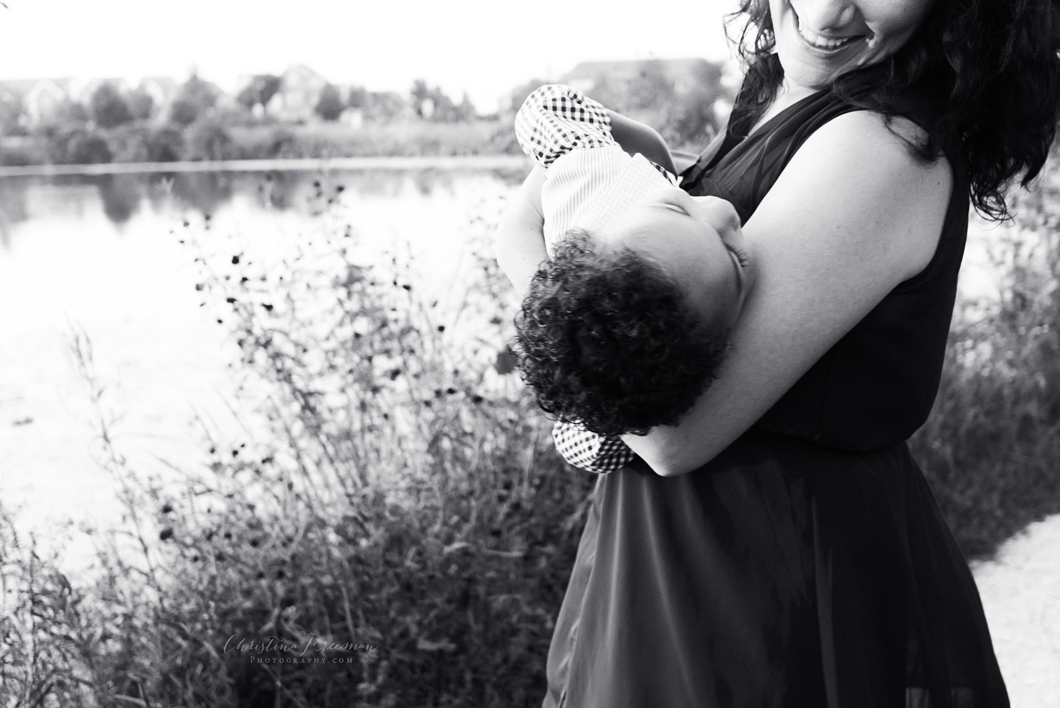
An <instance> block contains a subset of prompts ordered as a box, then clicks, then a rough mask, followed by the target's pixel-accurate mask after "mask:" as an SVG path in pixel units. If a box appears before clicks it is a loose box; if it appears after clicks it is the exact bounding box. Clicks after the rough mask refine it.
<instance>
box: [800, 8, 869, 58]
mask: <svg viewBox="0 0 1060 708" xmlns="http://www.w3.org/2000/svg"><path fill="white" fill-rule="evenodd" d="M792 14H793V15H794V16H795V23H796V27H797V29H798V31H799V36H800V37H802V39H803V41H805V42H806V44H807V45H808V46H809V48H810V49H812V50H816V51H819V52H825V53H836V52H838V51H839V50H840V49H843V48H845V47H847V46H849V45H850V44H852V43H853V42H855V41H857V40H860V39H867V38H866V37H865V36H863V35H852V36H847V37H826V36H825V35H823V34H820V33H819V32H815V31H814V30H812V29H810V28H809V27H806V26H804V25H803V23H802V21H801V20H800V18H799V13H797V12H794V11H793V12H792Z"/></svg>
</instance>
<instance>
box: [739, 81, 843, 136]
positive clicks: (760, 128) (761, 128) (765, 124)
mask: <svg viewBox="0 0 1060 708" xmlns="http://www.w3.org/2000/svg"><path fill="white" fill-rule="evenodd" d="M829 91H830V89H827V88H824V89H818V90H816V91H814V92H812V93H808V94H806V95H805V96H803V97H802V98H800V99H798V100H796V101H794V102H793V103H791V104H789V105H787V106H785V107H784V108H781V109H780V110H779V111H778V112H777V113H775V114H773V116H772V117H770V118H769V119H768V120H766V121H762V122H759V123H758V124H756V125H755V126H754V127H753V128H751V130H749V131H748V132H747V135H745V136H743V137H742V138H740V139H739V142H743V141H744V140H746V139H748V138H757V137H759V136H761V135H763V134H765V133H768V132H769V131H770V130H772V128H773V127H774V124H776V123H778V122H781V119H782V118H786V117H788V116H789V115H790V114H791V113H793V112H794V110H795V109H796V108H798V107H799V106H802V105H803V104H805V103H808V102H809V101H812V100H813V99H815V98H818V97H820V96H821V95H822V94H826V93H828V92H829ZM766 112H767V113H768V109H767V111H766Z"/></svg>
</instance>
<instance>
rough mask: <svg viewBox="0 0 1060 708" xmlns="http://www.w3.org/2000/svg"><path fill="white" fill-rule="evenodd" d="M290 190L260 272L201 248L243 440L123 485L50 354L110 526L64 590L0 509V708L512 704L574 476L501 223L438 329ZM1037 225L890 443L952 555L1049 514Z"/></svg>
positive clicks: (968, 315)
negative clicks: (506, 257)
mask: <svg viewBox="0 0 1060 708" xmlns="http://www.w3.org/2000/svg"><path fill="white" fill-rule="evenodd" d="M316 189H317V191H316V194H315V197H314V198H315V200H316V203H317V207H318V211H319V213H320V218H319V219H317V220H316V221H315V222H314V223H315V224H316V225H315V226H314V227H313V231H312V232H309V233H305V234H303V235H302V236H301V238H300V239H299V242H298V246H297V248H296V249H295V250H294V251H293V252H291V253H287V254H284V255H283V256H282V257H280V256H277V257H275V258H271V259H270V258H268V257H266V256H265V255H264V254H261V255H258V254H256V253H255V252H254V250H253V240H252V238H251V236H252V235H247V236H246V238H245V239H244V240H239V238H238V237H233V238H235V239H236V240H234V241H229V240H225V239H224V238H222V237H220V236H219V235H218V234H211V235H210V238H209V239H206V238H203V239H201V243H200V246H199V248H200V251H201V256H200V258H199V260H198V261H197V262H198V263H199V264H200V265H201V268H202V272H201V276H202V277H201V285H200V288H201V290H202V293H203V296H204V299H205V300H204V301H205V302H206V303H207V304H208V305H209V306H210V307H212V308H214V310H215V311H216V314H217V316H218V318H219V319H223V320H224V322H225V326H227V327H228V328H229V330H230V332H231V340H232V347H233V348H234V349H237V350H238V352H239V361H240V362H241V367H240V372H241V373H240V375H241V376H242V377H243V383H244V391H245V392H246V393H245V397H244V398H243V399H241V400H239V401H236V402H235V404H236V410H238V411H240V412H241V414H242V415H243V416H244V418H245V422H246V431H247V432H246V434H245V436H243V437H241V438H229V439H221V438H219V437H218V436H216V435H210V434H208V433H207V434H204V438H203V446H204V449H205V450H206V451H208V456H207V461H206V463H205V464H204V465H202V466H200V467H195V468H191V469H184V468H178V469H175V470H174V475H175V476H176V478H177V481H174V479H169V480H166V481H163V480H160V479H152V478H148V477H145V475H143V474H142V473H141V472H140V471H138V470H136V469H132V468H131V467H130V465H129V463H128V461H127V460H126V459H125V458H124V457H123V456H122V454H121V451H120V445H119V442H120V441H115V440H113V439H112V438H111V437H110V434H109V430H110V425H109V421H108V416H107V413H106V395H105V393H104V390H105V386H104V385H103V383H102V382H99V381H97V380H96V378H95V373H94V367H93V363H92V351H91V343H90V341H89V340H88V338H87V337H86V336H84V334H83V333H75V334H74V335H73V337H72V348H73V350H74V352H75V354H76V359H77V361H78V362H79V365H80V366H81V370H82V377H83V378H84V379H85V381H86V382H87V383H88V390H89V392H90V396H91V397H92V400H93V401H94V402H95V404H96V405H97V407H98V409H99V411H100V413H99V424H100V428H99V430H100V440H101V445H102V451H103V455H102V459H103V460H104V464H105V465H106V466H107V468H108V469H109V470H110V472H111V473H112V474H113V475H114V476H115V477H116V478H117V479H118V480H119V481H120V482H121V483H122V487H121V488H122V490H123V491H122V501H123V503H124V505H125V508H126V509H127V517H128V522H127V523H126V524H125V525H123V526H121V527H119V528H117V529H113V530H111V531H109V532H106V533H103V534H100V535H98V536H97V538H99V539H100V544H99V549H98V559H97V566H98V567H97V570H96V571H95V573H94V574H93V575H92V576H91V577H90V578H88V579H85V580H83V581H79V582H76V583H75V582H72V581H71V580H70V579H68V578H67V577H66V576H64V575H63V573H61V572H60V570H59V563H58V561H57V560H56V559H55V558H54V557H53V556H49V555H48V554H47V553H45V552H44V551H43V550H41V549H40V548H38V547H36V546H35V544H34V543H33V541H32V539H26V538H22V537H20V536H19V535H18V533H17V532H16V531H15V527H14V526H13V525H12V523H11V522H10V520H9V518H8V517H7V515H5V514H3V513H2V510H0V580H2V582H3V598H2V599H3V603H4V606H3V610H4V611H3V614H2V615H0V637H2V641H0V697H2V700H0V704H2V705H3V706H5V708H7V707H8V706H52V705H55V706H60V705H61V706H75V707H79V706H86V707H87V706H217V705H238V706H254V707H256V706H313V707H317V706H321V707H328V706H361V707H368V706H373V707H380V706H385V707H397V706H401V707H405V706H416V707H420V706H423V707H427V706H438V707H443V706H454V707H455V706H462V707H472V708H473V707H476V706H483V707H485V706H506V707H507V706H531V705H534V706H536V705H538V704H539V702H540V700H541V696H542V695H543V691H544V660H545V656H546V654H547V649H548V644H549V640H550V637H551V633H552V627H553V624H552V623H553V621H554V617H555V616H556V613H557V611H558V608H559V603H560V601H561V599H562V593H563V590H564V588H565V586H566V582H567V578H568V574H569V569H570V566H571V564H572V562H573V558H574V554H575V551H576V546H577V541H578V537H579V534H580V530H581V527H582V524H583V522H584V514H585V511H586V503H587V499H588V494H589V490H590V487H591V485H592V482H593V480H592V478H591V477H590V476H587V475H584V474H580V473H577V472H574V471H572V470H570V469H569V468H566V467H565V466H564V465H563V464H562V463H561V462H560V461H559V459H558V458H557V456H556V454H555V452H554V451H553V450H552V447H551V444H550V439H549V436H548V430H547V428H548V424H547V422H546V421H544V420H543V419H542V418H541V416H539V415H538V414H537V413H536V411H535V410H534V408H533V405H532V402H531V401H530V399H529V397H528V396H527V395H526V394H525V392H524V391H523V390H522V388H521V386H520V385H519V383H518V381H517V379H516V377H515V375H514V374H513V372H512V362H511V358H510V355H509V354H508V353H507V351H506V342H507V341H508V339H509V337H510V334H511V332H510V329H509V322H510V321H511V315H512V308H513V306H514V302H513V299H512V294H511V292H510V289H509V288H508V286H507V283H506V282H505V281H504V280H503V278H502V276H500V275H499V273H498V272H497V269H496V267H495V265H494V264H493V263H492V260H491V259H490V258H489V257H488V256H485V255H483V254H486V253H488V248H486V247H485V245H484V244H485V240H486V238H487V236H488V235H489V233H490V232H491V231H492V229H493V227H494V224H495V223H496V218H497V214H498V213H499V208H500V205H484V206H483V208H482V209H481V210H480V213H478V214H476V215H474V216H473V218H472V219H471V223H470V224H469V229H470V230H471V231H472V232H473V234H474V235H475V239H476V240H475V243H476V244H477V246H478V248H477V253H479V256H477V260H476V265H475V267H474V268H473V269H472V275H471V276H469V277H468V278H467V279H466V280H465V281H464V283H463V284H464V285H465V286H466V295H465V297H464V300H463V303H462V305H461V306H460V307H459V308H458V310H457V312H456V313H455V314H454V313H448V314H442V313H440V312H439V311H438V307H437V306H436V304H435V303H434V302H432V301H431V300H430V299H429V298H428V297H426V296H425V295H424V294H421V293H420V291H419V289H418V287H416V286H414V284H413V280H412V278H411V277H410V275H409V273H410V272H411V271H410V264H409V260H410V257H406V256H397V257H395V258H394V259H393V260H392V261H390V262H386V263H374V264H371V265H369V264H366V263H364V262H362V261H361V260H360V258H359V255H358V254H359V251H358V247H357V233H356V229H355V228H354V227H353V225H352V223H350V221H349V220H348V219H347V218H346V216H347V215H346V214H345V213H344V212H343V210H342V209H341V207H338V206H336V204H339V203H341V200H338V199H337V196H338V193H339V188H338V185H327V184H321V185H319V186H317V188H316ZM1058 206H1060V194H1058V193H1057V190H1056V181H1055V176H1050V177H1049V178H1048V179H1047V180H1045V181H1044V182H1043V187H1042V190H1041V191H1040V193H1039V194H1038V195H1037V196H1032V197H1028V198H1025V199H1021V201H1020V202H1019V204H1018V205H1017V207H1018V209H1019V213H1020V217H1019V219H1018V220H1017V222H1016V223H1015V224H1014V225H1013V227H1012V228H1011V229H1010V230H1009V231H1008V232H1007V234H1008V235H1007V236H1006V237H1004V238H1003V239H1001V240H1000V241H999V242H998V243H997V245H996V247H997V261H998V263H997V267H998V269H999V272H1000V273H1001V275H1002V277H1001V282H1002V284H1003V285H1002V288H1001V295H1000V297H999V298H997V299H996V300H990V301H981V302H964V303H962V306H961V308H960V309H959V312H958V315H957V318H956V320H955V324H954V328H953V332H952V335H951V346H950V352H949V355H948V360H947V367H946V371H945V375H944V381H943V385H942V389H941V391H940V395H939V398H938V401H937V403H936V407H935V411H934V413H933V415H932V417H931V419H930V420H929V422H928V424H927V425H926V426H925V428H924V429H923V430H922V431H921V432H920V433H918V435H917V436H916V437H915V439H914V440H913V446H914V448H915V453H916V455H917V456H918V458H919V459H920V460H921V461H922V463H923V466H924V468H925V470H926V473H927V474H928V477H929V480H930V481H931V483H932V486H933V488H934V489H935V492H936V495H937V496H938V499H939V502H940V504H941V506H942V508H943V510H944V513H945V514H946V516H947V519H948V520H949V521H950V523H951V525H952V526H953V528H954V530H955V532H956V534H957V537H958V539H959V540H960V543H961V545H962V548H964V550H965V551H966V553H968V554H969V555H970V556H973V557H984V556H987V555H989V554H990V553H991V552H992V551H993V550H994V549H995V548H996V547H997V545H998V543H1000V542H1001V541H1003V540H1004V539H1006V538H1008V537H1010V536H1011V535H1012V534H1013V533H1016V532H1017V531H1018V530H1019V529H1020V528H1022V527H1023V526H1025V525H1026V524H1027V523H1028V522H1029V521H1031V520H1034V519H1037V518H1041V517H1042V516H1044V515H1046V514H1051V513H1057V512H1060V488H1058V481H1057V478H1056V475H1055V471H1056V470H1057V469H1060V435H1058V432H1060V430H1058V426H1060V357H1058V356H1057V354H1058V349H1060V342H1058V332H1060V322H1058V319H1060V293H1058V289H1057V285H1056V284H1057V282H1058V277H1060V265H1058V264H1060V244H1058V236H1057V233H1058V229H1057V225H1058V219H1060V215H1058V211H1057V210H1058ZM304 659H311V660H312V661H304Z"/></svg>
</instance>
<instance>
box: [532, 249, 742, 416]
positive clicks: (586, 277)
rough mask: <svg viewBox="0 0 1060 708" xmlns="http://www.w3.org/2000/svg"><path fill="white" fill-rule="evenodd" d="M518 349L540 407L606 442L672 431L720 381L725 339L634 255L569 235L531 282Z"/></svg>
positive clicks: (724, 334)
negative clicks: (716, 380)
mask: <svg viewBox="0 0 1060 708" xmlns="http://www.w3.org/2000/svg"><path fill="white" fill-rule="evenodd" d="M515 327H516V332H517V334H516V338H515V342H514V343H513V346H512V349H513V351H514V352H515V355H516V358H517V361H518V367H519V369H520V371H521V372H522V375H523V379H524V380H525V381H526V383H527V384H528V385H529V386H530V388H531V389H532V390H533V391H534V394H535V395H536V397H537V403H538V405H539V406H540V407H541V408H542V409H543V410H544V411H545V412H546V413H550V414H552V415H553V416H555V417H556V418H558V419H559V420H561V421H565V422H577V423H580V424H581V425H582V426H584V427H585V428H586V429H588V430H590V431H592V432H594V433H598V434H600V435H623V434H627V433H632V434H636V435H643V434H644V433H646V432H647V431H648V430H649V429H650V428H652V427H654V426H656V425H674V424H676V423H677V422H678V420H679V419H680V418H681V416H682V415H684V414H685V413H686V412H688V410H689V409H690V408H691V407H692V404H693V403H695V400H696V398H698V397H699V395H700V394H701V393H702V392H703V391H705V390H706V388H707V387H708V386H709V385H710V383H711V381H713V379H714V378H715V369H716V368H717V366H718V364H719V363H720V362H721V360H722V358H723V356H724V354H725V351H726V348H727V340H728V331H726V330H721V331H718V330H717V329H716V328H715V329H714V330H712V329H711V327H709V326H707V325H705V324H704V323H702V322H701V321H700V317H699V316H698V315H697V313H696V312H695V310H694V309H693V308H692V307H691V306H690V305H689V304H688V302H687V301H686V299H685V296H684V293H683V291H682V290H681V288H680V287H679V286H678V284H677V283H676V282H675V281H674V279H673V278H671V277H670V276H669V275H667V273H666V272H665V271H664V270H663V269H662V268H661V267H660V266H659V265H658V264H656V263H654V262H652V261H651V260H649V259H647V258H645V257H643V256H641V255H640V254H638V253H636V252H635V251H633V250H630V249H628V248H622V249H613V248H608V247H602V246H600V245H598V244H597V243H596V242H595V241H594V240H593V238H592V237H591V236H590V235H589V234H587V233H586V232H585V231H582V230H574V231H571V232H569V233H568V234H566V235H565V237H564V239H563V240H562V241H561V242H560V243H559V244H558V245H557V247H556V251H555V256H554V258H553V259H552V260H551V261H549V262H547V263H544V264H542V266H541V267H540V268H539V269H538V271H537V273H536V274H535V275H534V279H533V281H532V283H531V285H530V292H529V294H528V295H527V296H526V298H525V299H524V300H523V306H522V310H521V311H520V312H519V314H518V315H516V318H515Z"/></svg>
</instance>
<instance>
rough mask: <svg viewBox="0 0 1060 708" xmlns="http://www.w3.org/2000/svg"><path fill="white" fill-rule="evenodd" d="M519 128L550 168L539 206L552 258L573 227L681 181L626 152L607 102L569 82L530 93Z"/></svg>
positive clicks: (599, 220)
mask: <svg viewBox="0 0 1060 708" xmlns="http://www.w3.org/2000/svg"><path fill="white" fill-rule="evenodd" d="M515 133H516V136H517V137H518V139H519V144H520V145H521V146H522V148H523V150H524V151H525V152H526V154H527V155H529V156H531V157H532V158H534V160H535V161H536V162H537V163H538V164H540V165H542V166H544V167H546V168H547V169H548V176H547V177H546V179H545V184H544V185H543V186H542V188H541V206H542V209H543V211H544V216H545V224H544V230H543V232H544V236H545V250H546V251H547V252H548V255H549V257H550V258H551V257H552V256H553V254H554V250H555V246H556V244H557V243H558V242H559V241H560V240H561V239H562V238H563V237H564V235H566V234H567V233H568V232H569V231H570V230H571V229H574V228H580V229H584V230H586V231H588V232H589V233H593V232H595V231H596V230H598V229H599V228H601V227H602V226H603V224H605V223H607V222H608V221H609V220H610V219H611V218H612V217H614V216H617V215H618V214H619V213H621V212H622V211H623V210H625V209H626V208H628V207H629V206H630V205H631V204H635V203H636V202H637V199H638V198H639V197H641V196H643V195H644V194H647V193H650V192H652V191H653V190H657V189H659V188H660V187H665V186H667V185H673V186H676V185H677V178H676V177H674V176H673V175H671V174H670V173H669V172H667V171H666V170H665V169H663V168H662V167H659V166H658V165H656V164H654V163H652V162H650V161H648V160H647V159H645V158H644V157H643V156H641V155H637V156H634V157H630V156H629V155H627V154H626V152H625V151H624V150H623V149H622V147H621V146H620V145H619V144H618V143H617V142H615V140H614V138H613V137H612V135H611V119H610V117H609V115H608V113H607V111H606V110H605V109H604V107H603V106H601V105H600V104H599V103H597V102H596V101H593V100H592V99H590V98H587V97H586V96H585V95H584V94H582V93H581V92H580V91H577V90H576V89H573V88H570V87H569V86H562V85H558V84H555V85H549V86H542V87H541V88H539V89H537V90H536V91H534V92H533V93H532V94H530V96H529V97H527V99H526V101H524V102H523V106H522V108H520V109H519V113H518V115H517V116H516V118H515ZM660 175H661V176H662V177H665V178H666V179H665V181H664V180H663V179H662V178H661V177H660Z"/></svg>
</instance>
